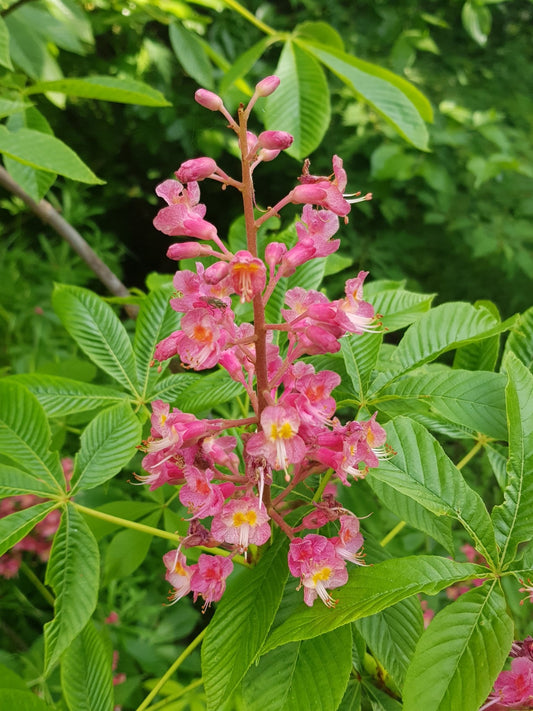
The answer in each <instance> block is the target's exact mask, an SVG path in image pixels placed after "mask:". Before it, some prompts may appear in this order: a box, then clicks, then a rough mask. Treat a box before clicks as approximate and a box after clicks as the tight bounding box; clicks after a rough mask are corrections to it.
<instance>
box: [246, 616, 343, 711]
mask: <svg viewBox="0 0 533 711" xmlns="http://www.w3.org/2000/svg"><path fill="white" fill-rule="evenodd" d="M351 647H352V634H351V629H350V625H345V626H344V627H341V628H339V629H338V630H335V631H334V632H329V633H327V634H323V635H319V636H318V637H314V638H313V639H308V640H305V641H303V642H293V643H292V644H286V645H284V646H283V647H278V648H277V649H274V650H272V651H271V652H269V653H268V654H266V655H265V656H263V657H261V659H260V660H259V664H258V665H256V666H253V667H251V668H250V671H249V672H248V674H247V675H246V677H245V678H244V681H243V687H242V688H243V695H244V699H245V703H247V707H248V708H250V709H252V708H254V709H261V711H310V709H320V711H336V710H337V709H338V707H339V703H340V701H341V700H342V697H343V694H344V691H345V689H346V685H347V683H348V678H349V676H350V670H351V667H352V660H351Z"/></svg>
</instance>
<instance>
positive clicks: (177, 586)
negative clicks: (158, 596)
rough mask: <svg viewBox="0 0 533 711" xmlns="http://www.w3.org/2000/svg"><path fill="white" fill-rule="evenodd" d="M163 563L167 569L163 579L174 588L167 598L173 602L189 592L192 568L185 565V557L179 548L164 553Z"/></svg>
mask: <svg viewBox="0 0 533 711" xmlns="http://www.w3.org/2000/svg"><path fill="white" fill-rule="evenodd" d="M163 563H164V564H165V567H166V569H167V572H166V574H165V580H168V582H169V583H170V584H171V585H172V587H173V588H174V592H173V593H171V594H170V595H169V597H168V599H169V601H170V602H172V603H174V602H177V601H178V600H179V599H180V598H182V597H185V595H187V594H188V593H189V592H190V590H191V576H192V574H193V568H192V567H189V566H188V565H187V559H186V558H185V556H184V555H183V553H182V552H181V551H180V549H179V548H177V549H176V550H173V551H169V552H168V553H165V555H164V556H163Z"/></svg>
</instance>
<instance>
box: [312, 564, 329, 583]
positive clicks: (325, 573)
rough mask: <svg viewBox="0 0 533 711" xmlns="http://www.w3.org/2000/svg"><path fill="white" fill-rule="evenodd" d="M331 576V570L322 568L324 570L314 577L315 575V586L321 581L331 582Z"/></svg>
mask: <svg viewBox="0 0 533 711" xmlns="http://www.w3.org/2000/svg"><path fill="white" fill-rule="evenodd" d="M330 575H331V568H322V570H318V571H317V572H316V573H315V574H314V575H313V578H312V580H313V584H314V585H316V584H317V583H318V582H319V581H320V580H329V576H330Z"/></svg>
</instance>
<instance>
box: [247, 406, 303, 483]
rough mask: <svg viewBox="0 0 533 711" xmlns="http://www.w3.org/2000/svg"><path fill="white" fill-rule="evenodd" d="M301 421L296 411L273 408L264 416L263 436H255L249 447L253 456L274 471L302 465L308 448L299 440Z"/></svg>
mask: <svg viewBox="0 0 533 711" xmlns="http://www.w3.org/2000/svg"><path fill="white" fill-rule="evenodd" d="M299 426H300V418H299V416H298V413H297V412H296V410H295V409H294V408H293V407H282V406H281V405H270V406H268V407H265V409H264V410H263V412H262V413H261V427H262V431H261V432H256V433H255V434H254V435H252V436H251V437H250V439H249V440H248V442H247V444H246V451H247V453H248V454H251V455H252V456H256V457H257V456H263V457H265V459H266V460H267V461H268V463H269V464H270V465H271V466H272V467H273V468H274V469H285V471H287V467H288V465H289V464H296V463H298V462H301V461H302V459H303V458H304V456H305V451H306V448H305V444H304V441H303V439H302V438H301V437H299V436H298V428H299Z"/></svg>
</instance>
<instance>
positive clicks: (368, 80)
mask: <svg viewBox="0 0 533 711" xmlns="http://www.w3.org/2000/svg"><path fill="white" fill-rule="evenodd" d="M304 46H305V47H306V49H307V50H308V51H309V52H311V53H312V54H313V55H314V56H315V57H316V58H317V59H318V60H319V61H320V62H322V63H323V64H324V65H325V66H326V67H328V69H330V70H331V71H332V72H333V73H334V74H336V75H337V76H338V77H339V79H340V80H341V81H343V82H344V83H345V84H346V85H347V86H348V87H349V88H350V89H351V90H352V91H353V92H354V93H355V94H356V95H357V96H359V97H360V98H362V99H364V100H365V101H366V102H367V103H368V104H370V106H372V108H373V109H374V110H375V111H377V113H379V114H380V115H381V116H382V117H383V118H384V119H385V121H387V123H389V124H390V125H391V126H392V127H393V128H394V129H395V130H396V131H397V132H398V133H399V134H400V135H401V136H402V137H403V138H405V139H406V140H407V141H409V143H412V144H413V145H414V146H416V147H417V148H420V149H422V150H427V146H428V132H427V128H426V126H425V123H424V120H426V121H431V120H432V109H431V105H430V103H429V101H428V100H427V99H426V97H425V96H424V95H423V94H422V93H421V92H419V91H418V89H416V88H415V87H414V86H413V85H412V84H410V83H409V82H408V81H407V80H405V79H403V78H402V77H400V76H398V75H396V74H393V73H392V72H390V71H388V70H386V69H383V68H381V67H378V66H377V65H375V64H371V63H370V62H365V61H363V60H361V59H357V58H356V57H353V56H352V55H350V54H347V53H346V52H341V51H339V50H337V49H334V48H332V47H328V46H325V45H321V44H317V43H314V42H309V41H308V42H306V43H305V45H304Z"/></svg>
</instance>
